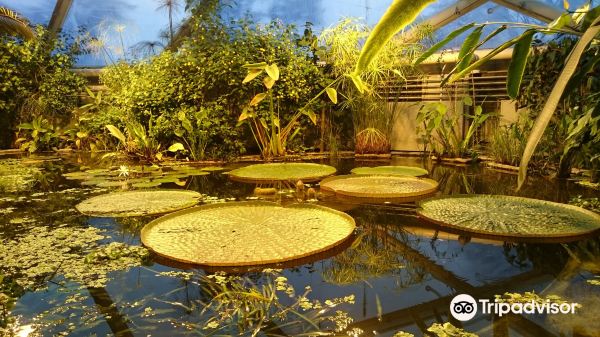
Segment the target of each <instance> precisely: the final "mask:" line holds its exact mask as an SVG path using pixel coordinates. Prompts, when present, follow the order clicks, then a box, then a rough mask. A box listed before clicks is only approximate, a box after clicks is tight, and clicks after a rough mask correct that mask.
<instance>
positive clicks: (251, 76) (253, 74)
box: [242, 69, 263, 84]
mask: <svg viewBox="0 0 600 337" xmlns="http://www.w3.org/2000/svg"><path fill="white" fill-rule="evenodd" d="M262 72H263V71H262V69H250V70H248V75H246V77H244V80H243V81H242V84H244V83H248V82H250V81H252V80H253V79H255V78H256V76H258V75H260V73H262Z"/></svg>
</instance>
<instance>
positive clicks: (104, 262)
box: [0, 226, 148, 290]
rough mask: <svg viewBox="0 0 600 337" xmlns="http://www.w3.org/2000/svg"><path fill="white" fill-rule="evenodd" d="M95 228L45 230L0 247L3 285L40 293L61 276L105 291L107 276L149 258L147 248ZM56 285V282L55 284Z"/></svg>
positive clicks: (18, 238)
mask: <svg viewBox="0 0 600 337" xmlns="http://www.w3.org/2000/svg"><path fill="white" fill-rule="evenodd" d="M102 239H104V236H103V235H102V234H101V232H100V231H99V230H98V229H95V228H91V227H90V228H80V227H68V226H59V227H56V228H50V227H46V226H42V227H35V228H32V229H31V230H30V231H29V232H28V233H27V234H24V235H20V236H17V237H16V238H14V239H13V240H5V241H2V245H0V272H2V273H3V276H4V282H5V283H6V282H10V283H14V284H15V285H16V286H18V287H20V288H22V289H24V290H39V289H41V288H44V287H45V284H46V282H48V281H50V280H55V278H56V277H57V276H59V275H62V276H64V277H65V278H67V279H70V280H73V281H75V282H78V283H80V284H81V285H83V286H85V287H91V288H97V287H103V286H105V285H106V283H107V282H108V280H109V279H108V274H109V273H110V272H112V271H116V270H126V269H128V268H129V267H132V266H138V265H140V264H141V263H142V262H143V261H145V260H146V259H147V258H148V251H147V250H146V249H145V248H142V247H137V246H129V245H126V244H123V243H117V242H113V243H110V244H106V245H105V244H99V243H98V241H99V240H102ZM55 281H56V280H55Z"/></svg>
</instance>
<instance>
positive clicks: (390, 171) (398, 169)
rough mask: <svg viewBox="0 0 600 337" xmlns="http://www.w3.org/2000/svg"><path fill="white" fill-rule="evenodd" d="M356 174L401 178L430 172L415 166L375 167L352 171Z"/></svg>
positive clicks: (359, 168) (424, 174)
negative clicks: (396, 176) (397, 176)
mask: <svg viewBox="0 0 600 337" xmlns="http://www.w3.org/2000/svg"><path fill="white" fill-rule="evenodd" d="M350 172H352V173H354V174H371V175H374V174H384V175H399V176H413V177H421V176H426V175H428V174H429V172H428V171H427V170H426V169H424V168H420V167H415V166H375V167H356V168H354V169H352V171H350Z"/></svg>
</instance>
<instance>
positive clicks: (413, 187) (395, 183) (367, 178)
mask: <svg viewBox="0 0 600 337" xmlns="http://www.w3.org/2000/svg"><path fill="white" fill-rule="evenodd" d="M320 185H321V190H325V191H333V192H335V193H336V194H340V195H343V196H349V197H357V198H372V199H396V198H406V199H408V198H417V197H422V196H424V195H428V194H431V193H433V192H435V191H436V190H437V187H438V183H437V182H436V181H435V180H431V179H423V178H415V177H402V176H393V175H358V174H357V175H354V174H353V175H345V176H336V177H331V178H327V179H325V180H323V181H321V184H320Z"/></svg>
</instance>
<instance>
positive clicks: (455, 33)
mask: <svg viewBox="0 0 600 337" xmlns="http://www.w3.org/2000/svg"><path fill="white" fill-rule="evenodd" d="M474 26H475V23H470V24H468V25H466V26H462V27H460V28H459V29H457V30H455V31H453V32H452V33H450V34H448V36H446V37H445V38H444V39H442V40H441V41H440V42H438V43H436V44H434V45H433V46H431V48H429V49H427V50H426V51H425V52H424V53H423V54H421V56H420V57H419V58H418V59H417V60H416V61H415V64H419V63H421V62H423V61H425V60H426V59H427V58H428V57H429V56H431V55H433V54H435V53H436V52H437V51H438V50H440V49H441V48H442V47H444V46H445V45H447V44H448V42H450V41H452V40H454V39H455V38H456V37H457V36H459V35H460V34H462V33H464V32H466V31H467V30H469V29H471V28H473V27H474Z"/></svg>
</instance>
